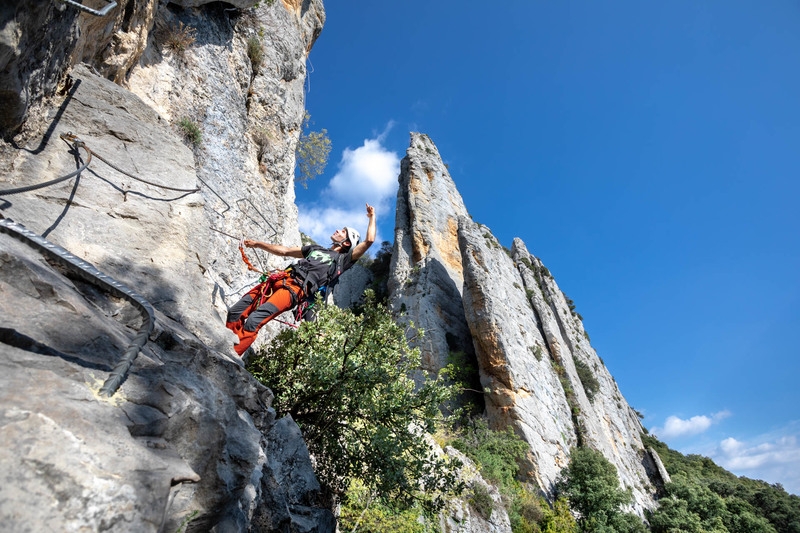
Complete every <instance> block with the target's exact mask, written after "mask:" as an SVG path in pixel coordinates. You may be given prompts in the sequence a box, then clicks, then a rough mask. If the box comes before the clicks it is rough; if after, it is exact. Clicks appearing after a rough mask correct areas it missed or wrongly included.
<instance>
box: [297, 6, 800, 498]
mask: <svg viewBox="0 0 800 533" xmlns="http://www.w3.org/2000/svg"><path fill="white" fill-rule="evenodd" d="M326 11H327V22H326V24H325V28H324V30H323V32H322V34H321V36H320V37H319V40H318V41H317V43H316V45H315V46H314V48H313V50H312V51H311V54H310V56H309V62H308V68H309V79H308V81H307V85H306V90H307V95H306V98H307V108H308V110H309V112H310V114H311V118H312V120H313V126H312V128H313V129H321V128H325V129H327V131H328V134H329V137H330V139H331V142H332V145H333V149H332V152H331V160H330V163H329V165H328V168H327V170H326V173H325V174H324V175H322V176H320V177H318V178H317V179H316V180H315V181H314V182H312V183H311V184H310V185H309V187H308V189H307V190H303V189H301V188H298V190H297V193H298V205H299V208H300V214H301V229H302V230H303V231H305V232H306V233H309V234H311V235H312V236H314V237H315V238H316V239H317V240H318V241H319V242H327V241H326V239H327V236H328V235H330V233H332V231H333V230H334V229H336V228H337V227H341V225H343V224H350V225H355V226H357V227H359V228H361V229H362V230H363V229H364V228H365V226H366V217H365V215H364V210H363V205H364V201H369V202H370V203H374V204H375V205H376V206H377V207H378V215H379V222H380V224H379V239H380V240H392V238H393V225H394V201H395V195H396V192H397V175H398V172H399V161H400V159H402V157H403V156H404V155H405V150H406V148H407V147H408V142H409V136H408V134H409V132H410V131H419V132H422V133H426V134H428V135H429V136H430V137H431V139H432V140H433V141H434V143H435V144H436V145H437V147H438V148H439V151H440V153H441V155H442V157H443V159H444V161H445V162H446V163H447V164H448V165H449V169H450V173H451V175H452V177H453V179H454V180H455V182H456V185H457V187H458V189H459V191H460V192H461V194H462V196H463V198H464V202H465V204H466V206H467V209H468V210H469V212H470V214H471V215H472V217H473V218H474V219H475V220H476V221H478V222H481V223H483V224H486V225H487V226H489V227H490V228H491V229H492V231H493V233H494V234H495V235H496V236H497V237H498V238H499V239H500V241H501V243H502V244H504V245H505V246H506V247H510V245H511V241H512V239H513V238H514V237H520V238H521V239H522V240H524V241H525V243H526V245H527V246H528V249H529V250H530V251H531V252H532V253H534V254H535V255H536V256H537V257H539V258H541V259H542V260H543V262H544V263H545V265H547V266H548V268H549V269H550V271H551V272H552V273H553V275H554V276H555V279H556V281H557V282H558V284H559V285H560V287H561V288H562V290H563V291H564V292H565V293H566V294H567V295H568V296H570V297H571V298H572V299H573V300H574V301H575V304H576V307H577V311H578V312H580V313H581V315H582V316H583V318H584V324H585V326H586V328H587V331H588V332H589V334H590V335H591V339H592V344H593V345H594V347H595V349H596V350H597V351H598V353H599V355H600V356H601V357H602V358H603V360H604V361H605V363H606V365H607V366H608V368H609V370H610V371H611V373H612V375H614V377H615V378H616V380H617V382H618V383H619V386H620V389H621V391H622V393H623V395H624V396H625V397H626V399H627V400H628V402H629V403H630V404H631V405H632V406H633V407H634V408H636V409H637V410H639V411H640V412H641V413H643V414H644V415H645V419H644V424H645V426H646V427H647V428H648V429H650V430H651V431H652V432H654V433H656V434H657V435H658V436H659V437H660V438H661V439H662V440H663V441H665V442H666V443H667V444H669V445H670V446H671V447H672V448H675V449H677V450H680V451H682V452H684V453H700V454H702V455H706V456H709V457H711V458H713V459H714V460H715V461H716V462H717V463H718V464H720V465H721V466H723V467H725V468H727V469H729V470H731V471H732V472H734V473H736V474H738V475H744V476H747V477H751V478H756V479H763V480H765V481H768V482H770V483H781V484H783V486H784V487H785V488H786V489H787V490H789V491H790V492H793V493H795V494H800V393H799V392H798V390H800V387H798V386H797V381H798V375H800V363H799V362H798V359H800V358H799V357H798V356H799V355H800V348H798V346H799V344H798V338H797V337H798V333H800V283H799V282H798V279H799V278H800V276H799V275H798V273H799V272H800V209H798V206H797V204H798V201H799V200H800V185H799V184H798V176H800V149H799V147H798V145H799V144H800V98H798V95H800V68H799V67H800V4H798V3H797V2H795V1H794V0H791V1H790V0H784V1H779V0H770V1H766V2H752V1H738V0H724V1H723V0H715V1H707V2H695V1H688V0H687V1H684V0H678V1H674V2H645V1H641V0H636V1H606V2H592V1H588V0H587V1H582V2H570V1H544V0H541V1H540V0H526V1H522V0H513V1H510V2H503V3H497V4H493V3H489V2H476V1H470V0H461V1H458V2H455V1H451V0H439V1H437V2H430V1H429V0H425V1H420V0H403V1H399V2H398V1H388V0H385V1H380V2H363V1H358V2H356V1H355V0H338V1H330V2H327V4H326Z"/></svg>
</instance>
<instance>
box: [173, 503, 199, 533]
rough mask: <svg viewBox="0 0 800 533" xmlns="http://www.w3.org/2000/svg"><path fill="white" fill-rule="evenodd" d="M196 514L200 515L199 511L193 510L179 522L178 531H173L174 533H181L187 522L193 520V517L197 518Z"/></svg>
mask: <svg viewBox="0 0 800 533" xmlns="http://www.w3.org/2000/svg"><path fill="white" fill-rule="evenodd" d="M198 514H200V511H199V510H197V509H195V510H194V511H192V512H191V513H189V514H188V515H186V516H185V517H184V518H183V520H181V523H180V524H179V525H178V529H176V530H175V533H183V532H184V528H185V527H186V526H187V525H188V524H189V522H191V521H192V520H194V517H195V516H197V515H198Z"/></svg>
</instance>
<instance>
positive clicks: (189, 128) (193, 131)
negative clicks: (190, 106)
mask: <svg viewBox="0 0 800 533" xmlns="http://www.w3.org/2000/svg"><path fill="white" fill-rule="evenodd" d="M178 127H180V129H181V132H183V136H184V137H186V139H187V140H188V141H189V142H191V143H192V144H193V145H194V146H198V145H199V144H200V142H201V141H202V140H203V133H202V132H201V131H200V126H198V125H197V124H196V123H195V122H194V121H192V119H190V118H189V117H183V118H182V119H181V120H180V122H178Z"/></svg>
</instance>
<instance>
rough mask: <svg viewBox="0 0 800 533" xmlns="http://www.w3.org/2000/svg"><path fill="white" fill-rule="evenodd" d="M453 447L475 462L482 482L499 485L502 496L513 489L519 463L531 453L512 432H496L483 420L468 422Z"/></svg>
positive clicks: (508, 429) (509, 429) (460, 430)
mask: <svg viewBox="0 0 800 533" xmlns="http://www.w3.org/2000/svg"><path fill="white" fill-rule="evenodd" d="M451 444H452V446H453V447H454V448H455V449H457V450H459V451H460V452H461V453H463V454H464V455H466V456H467V457H469V458H470V459H472V460H473V461H474V462H475V463H476V464H477V465H478V469H479V470H480V472H481V475H482V476H483V478H484V479H485V480H487V481H489V482H490V483H493V484H495V485H497V486H498V487H499V488H500V491H501V492H508V491H510V490H511V489H512V488H513V487H514V485H515V480H514V478H515V477H516V475H517V472H518V471H519V465H518V464H517V461H518V460H520V459H521V458H522V457H523V456H524V454H525V452H526V451H527V450H528V445H527V444H526V443H525V441H523V440H522V439H521V438H519V437H518V436H517V434H516V433H514V430H513V429H511V428H510V427H508V428H506V429H505V431H494V430H492V429H489V426H488V425H487V423H486V421H485V420H484V419H482V418H471V419H468V420H467V422H466V423H465V424H464V425H463V426H462V427H461V428H459V431H458V436H457V437H456V438H455V439H453V441H452V443H451Z"/></svg>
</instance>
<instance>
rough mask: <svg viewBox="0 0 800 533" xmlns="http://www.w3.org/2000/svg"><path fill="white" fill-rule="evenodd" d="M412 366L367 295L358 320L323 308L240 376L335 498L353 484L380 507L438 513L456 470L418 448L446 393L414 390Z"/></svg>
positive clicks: (397, 334) (438, 385) (402, 338)
mask: <svg viewBox="0 0 800 533" xmlns="http://www.w3.org/2000/svg"><path fill="white" fill-rule="evenodd" d="M419 365H420V355H419V350H418V349H416V348H414V349H412V348H410V347H409V346H408V342H407V340H406V331H405V328H404V327H402V326H400V325H398V324H397V323H395V322H394V320H393V319H392V317H391V315H390V314H389V312H388V311H387V310H386V308H385V307H384V306H383V305H381V304H379V303H377V302H376V301H375V295H374V293H372V291H367V293H366V295H365V303H364V305H363V306H362V307H361V308H359V309H357V310H356V311H353V310H350V309H339V308H338V307H336V306H333V305H329V306H322V307H321V309H320V312H319V313H318V318H317V321H316V322H304V323H303V324H302V325H301V326H300V327H299V328H298V329H297V330H291V329H290V330H285V331H283V332H282V333H281V334H279V335H278V336H277V338H276V339H275V340H273V342H272V343H271V344H270V345H269V346H268V347H266V348H264V349H262V350H261V351H259V352H258V353H257V355H256V356H255V357H253V359H252V360H251V362H250V363H249V365H248V368H249V369H250V371H251V372H252V373H253V375H254V376H255V377H257V378H258V379H260V380H261V381H262V382H264V383H267V384H269V387H270V388H271V389H272V391H273V393H274V394H275V400H274V401H273V407H274V408H275V411H276V412H277V414H278V416H284V415H287V414H288V415H291V416H292V418H293V419H294V420H295V421H296V422H297V424H298V425H299V426H300V428H301V429H302V431H303V436H304V437H305V439H306V442H307V444H308V447H309V451H310V452H311V453H312V454H313V456H314V458H315V461H316V465H317V474H318V477H319V478H320V481H321V482H322V483H323V484H324V485H325V486H326V487H328V488H329V489H331V490H332V491H333V492H334V493H336V494H338V495H340V496H341V495H343V494H345V491H346V489H347V488H348V486H349V484H350V481H351V480H353V479H358V480H360V481H361V482H362V483H363V484H364V486H365V487H366V489H367V490H368V491H370V492H371V493H373V494H375V495H376V497H377V498H379V499H382V500H383V501H384V502H391V503H392V504H393V505H401V506H409V505H411V504H413V503H421V504H422V505H423V506H424V507H426V508H428V509H436V508H438V507H439V506H440V505H442V503H443V501H444V497H445V496H446V495H447V494H448V493H453V492H457V491H458V490H460V486H459V483H458V481H457V479H456V476H455V467H457V466H458V465H457V464H454V463H453V462H452V461H450V460H448V459H446V458H444V457H441V456H439V455H437V454H436V453H435V452H434V451H433V449H432V448H431V446H430V444H429V441H428V440H426V434H430V433H432V432H433V431H434V428H435V424H436V422H437V420H439V419H440V412H439V406H440V405H442V404H443V403H444V402H445V401H447V400H448V399H449V398H450V397H451V395H452V391H451V389H450V387H447V386H445V385H444V384H443V383H442V382H440V381H432V380H428V379H426V380H425V381H424V382H423V383H421V384H418V385H415V383H414V380H413V379H411V377H410V376H411V374H412V372H413V371H415V370H417V369H418V368H419Z"/></svg>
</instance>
